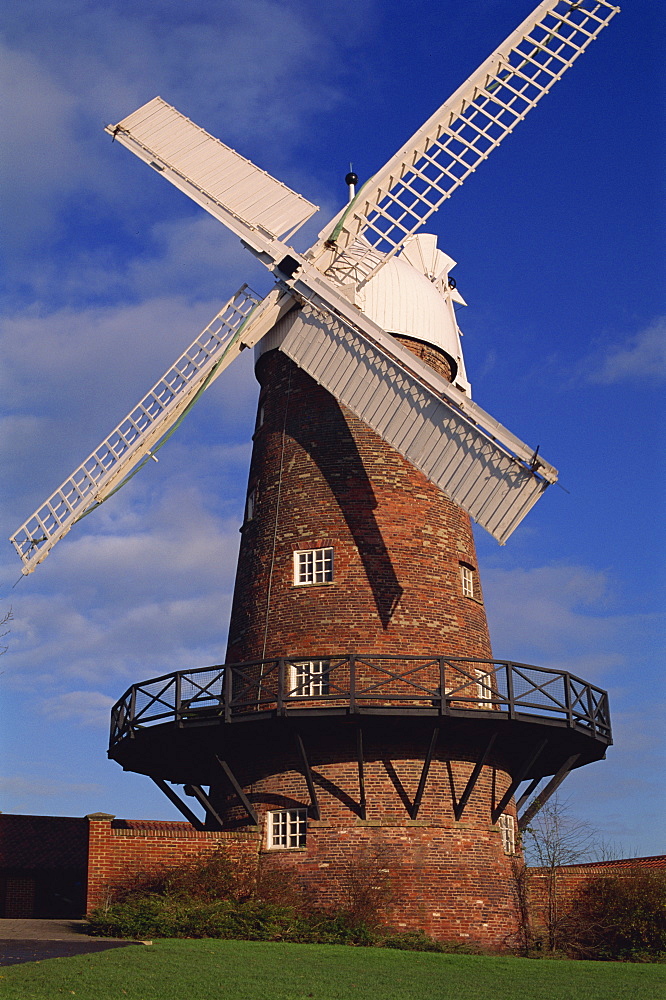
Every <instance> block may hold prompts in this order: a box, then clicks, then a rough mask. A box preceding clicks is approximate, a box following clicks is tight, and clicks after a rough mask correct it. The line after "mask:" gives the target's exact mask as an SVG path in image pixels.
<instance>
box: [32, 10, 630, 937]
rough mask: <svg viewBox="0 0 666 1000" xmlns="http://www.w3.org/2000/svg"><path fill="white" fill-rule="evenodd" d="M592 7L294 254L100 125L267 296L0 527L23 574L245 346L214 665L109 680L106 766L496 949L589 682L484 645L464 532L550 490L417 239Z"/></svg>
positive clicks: (515, 43)
mask: <svg viewBox="0 0 666 1000" xmlns="http://www.w3.org/2000/svg"><path fill="white" fill-rule="evenodd" d="M616 12H617V8H616V7H615V6H614V5H612V4H611V3H609V2H607V0H583V2H579V3H571V2H569V0H556V2H554V0H547V2H545V3H541V4H540V5H539V6H538V7H537V8H536V10H535V11H534V12H533V13H532V14H531V15H530V17H529V18H528V19H527V20H526V21H524V22H523V23H522V24H521V25H520V26H519V27H518V28H517V29H516V31H515V32H514V33H513V34H512V35H511V36H510V37H509V38H508V39H506V40H505V42H504V43H503V44H502V45H501V46H500V47H499V48H498V49H497V50H496V52H495V53H493V55H492V56H490V57H489V58H488V59H487V60H486V62H485V63H483V64H482V65H481V66H480V67H479V69H478V70H477V71H476V73H475V74H473V75H472V76H471V77H470V78H469V79H468V80H467V81H466V82H465V83H464V84H463V85H462V86H461V87H460V88H459V89H458V90H457V91H456V92H455V93H454V94H453V95H452V96H451V97H450V98H449V100H448V101H446V102H445V103H444V104H443V105H442V106H441V107H440V108H439V109H438V110H437V111H436V112H435V114H434V115H433V116H432V117H431V118H430V119H429V120H428V121H427V122H426V123H425V124H424V125H423V126H422V128H421V129H420V130H419V131H418V132H417V133H416V134H415V135H414V136H413V137H412V138H411V139H409V140H408V142H406V143H405V145H404V146H402V148H401V149H400V150H399V151H398V153H396V155H395V156H394V157H393V158H392V159H391V160H390V161H389V162H388V163H387V164H386V165H385V166H384V167H383V168H382V169H381V170H379V171H378V172H377V173H376V174H375V175H374V176H373V177H372V178H370V179H369V180H368V181H367V182H366V183H365V184H363V185H362V186H361V187H360V189H359V190H358V192H355V191H354V189H353V185H354V184H355V182H356V178H355V176H353V175H350V176H349V177H348V183H349V184H350V185H351V186H352V189H351V191H350V200H349V203H348V204H347V206H345V208H344V209H343V210H342V211H341V212H340V213H339V214H338V215H337V216H336V217H335V218H334V219H333V220H331V222H330V223H328V225H326V226H325V227H324V228H323V230H322V232H321V234H320V237H319V239H318V240H317V242H316V243H315V244H314V245H313V246H312V247H311V249H310V250H309V251H307V252H306V253H305V254H299V253H297V252H296V251H295V250H294V249H293V248H292V247H291V245H290V244H289V240H290V238H291V236H292V235H293V233H294V232H295V231H296V230H297V229H298V228H299V227H300V226H301V225H303V223H304V222H305V221H307V219H308V218H310V216H311V215H312V214H313V213H314V212H315V211H316V206H314V205H312V204H311V203H310V202H308V201H306V199H304V198H303V197H302V196H300V195H299V194H296V193H295V192H293V191H291V190H290V189H288V188H287V187H285V186H284V185H283V184H281V183H280V182H279V181H277V180H275V179H274V178H273V177H271V176H270V175H268V174H266V173H265V172H264V171H262V170H260V169H259V168H258V167H256V166H254V164H252V163H250V162H249V161H248V160H246V159H244V158H243V157H242V156H240V155H239V154H238V153H236V152H235V151H234V150H232V149H230V148H229V147H227V146H225V145H224V144H223V143H221V142H219V141H218V140H217V139H215V138H213V137H212V136H211V135H209V134H208V133H206V132H204V131H203V130H202V129H201V128H199V127H198V126H197V125H195V124H194V123H193V122H191V121H190V120H189V119H187V118H185V117H184V116H183V115H182V114H181V113H180V112H178V111H177V110H176V109H175V108H173V107H171V106H170V105H169V104H167V103H166V102H165V101H163V100H162V99H161V98H159V97H157V98H155V99H154V100H152V101H150V102H149V103H148V104H146V105H145V106H144V107H142V108H140V109H139V110H137V111H135V112H134V113H133V114H131V115H129V116H128V117H127V118H125V119H124V120H123V121H121V122H120V123H119V124H117V125H115V126H109V127H108V128H107V131H108V132H109V133H110V134H111V135H112V136H113V137H114V139H116V140H117V141H118V142H119V143H121V144H122V145H124V146H126V147H127V148H129V149H130V150H131V151H132V152H133V153H135V154H136V155H137V156H139V157H140V158H141V159H143V160H144V161H145V162H146V163H148V164H149V165H150V166H151V167H152V168H153V169H154V170H155V171H156V172H158V173H159V174H160V175H161V176H162V177H164V178H166V179H167V180H169V181H170V182H171V183H172V184H173V185H175V186H176V187H178V188H180V189H181V191H183V192H184V193H186V194H187V195H189V197H191V198H192V199H193V200H194V201H195V202H197V203H198V204H199V205H201V206H202V207H203V208H204V209H206V210H207V211H208V212H210V213H211V214H212V215H213V216H214V217H215V218H217V219H218V220H219V221H221V222H222V223H223V224H224V225H225V226H227V227H228V228H229V229H230V230H231V231H232V232H233V233H235V234H236V235H237V236H238V237H239V238H240V239H241V241H242V244H243V246H244V247H245V248H246V249H248V250H249V251H250V252H251V253H252V254H254V255H255V256H256V257H257V258H258V259H259V260H260V261H261V262H262V263H264V264H265V265H266V267H267V268H269V270H271V271H272V272H273V274H274V277H275V279H276V283H275V285H274V287H273V289H272V290H271V291H270V292H269V294H268V295H267V296H265V298H263V300H260V299H259V297H258V296H257V295H255V293H253V292H252V290H251V289H249V288H248V287H247V286H243V287H242V288H241V289H240V290H239V291H238V292H237V293H236V294H235V295H234V296H233V297H232V298H231V299H230V300H229V301H228V302H227V303H226V304H225V305H224V306H223V308H222V309H221V310H220V312H219V313H218V315H217V316H216V317H215V318H214V320H213V321H212V322H211V324H209V326H208V327H207V328H206V329H205V330H204V331H203V332H202V333H201V334H200V335H199V337H197V339H196V340H195V341H194V343H193V344H192V345H191V346H190V347H189V348H188V349H187V351H185V353H184V354H183V355H182V356H181V358H179V359H178V361H177V362H176V363H175V365H174V366H173V367H172V368H171V369H170V370H169V371H168V372H167V373H166V374H165V376H164V377H163V378H162V379H161V380H160V381H159V382H158V383H157V384H156V385H155V386H154V387H153V388H152V389H151V391H150V392H149V393H148V394H147V395H146V396H145V397H144V399H143V400H142V401H141V402H140V403H139V404H138V406H137V407H135V409H134V410H132V412H131V413H130V414H129V415H128V416H127V417H126V418H125V420H124V421H122V422H121V424H119V425H118V427H116V429H115V430H114V431H113V432H112V434H111V435H109V437H108V438H107V439H105V441H104V442H102V444H101V445H100V446H99V447H98V448H97V449H96V450H95V451H94V452H93V454H92V455H91V456H89V458H88V459H86V461H85V462H84V463H83V464H82V465H81V466H80V467H79V468H78V469H77V470H76V471H75V472H74V473H73V474H72V475H71V476H70V477H69V478H68V479H67V480H66V481H65V483H63V485H62V486H61V487H60V488H59V489H58V490H57V491H56V492H55V493H54V494H53V495H52V496H51V497H50V498H49V499H48V501H46V503H45V504H43V505H42V506H41V507H40V508H39V509H38V511H37V512H36V513H35V514H34V515H33V516H32V517H31V518H30V519H28V521H27V522H26V523H25V524H24V525H23V526H22V527H21V528H20V529H19V530H18V531H17V532H16V534H15V535H14V536H13V538H12V541H13V543H14V545H15V547H16V549H17V551H18V553H19V555H20V556H21V558H22V560H23V564H24V568H23V572H24V573H30V572H31V571H32V570H33V569H34V568H35V567H36V565H38V564H39V563H40V562H41V561H42V560H43V559H44V558H45V557H46V555H47V554H48V553H49V551H50V549H51V548H52V547H53V545H54V544H55V543H56V542H57V541H58V540H59V539H60V538H62V537H63V535H64V534H66V533H67V532H68V531H69V529H70V528H71V527H72V526H73V524H74V523H75V522H76V521H77V520H79V519H80V518H81V517H82V516H83V514H84V513H88V512H89V511H90V510H91V509H92V508H93V507H94V506H96V505H98V504H100V503H102V502H103V501H104V500H105V499H106V498H107V497H108V496H109V495H110V494H111V493H113V492H115V491H116V490H117V489H118V488H119V487H120V485H122V484H123V483H124V482H125V481H126V480H127V478H128V477H129V476H130V475H133V474H134V472H135V471H136V470H137V468H138V467H140V466H141V465H142V464H144V463H146V462H148V461H150V459H151V457H154V454H155V452H156V451H157V450H158V448H159V447H161V445H162V444H163V443H164V442H165V440H166V439H167V437H168V436H169V435H170V433H171V431H172V430H173V428H174V427H175V425H176V424H177V423H178V422H179V421H180V419H182V417H183V416H184V414H185V413H186V412H187V410H188V409H189V408H190V407H191V406H192V405H193V404H194V402H195V401H196V399H197V397H198V396H199V395H200V393H202V392H203V391H204V390H206V389H207V388H208V387H209V386H210V385H211V383H212V382H213V381H214V380H215V379H216V378H217V377H218V376H219V375H221V374H222V373H223V371H224V370H225V369H226V368H227V367H228V366H229V365H230V364H231V362H232V361H233V360H234V359H235V358H236V357H237V356H238V354H239V353H240V352H241V351H242V350H243V349H244V348H247V347H254V348H255V358H256V375H257V379H258V381H259V383H260V386H261V389H260V395H259V403H258V411H257V420H256V426H255V433H254V438H253V441H254V446H253V453H252V460H251V467H250V473H249V481H248V491H247V500H246V507H245V514H244V523H243V525H242V529H241V532H242V536H241V547H240V555H239V561H238V569H237V575H236V584H235V591H234V599H233V607H232V612H231V622H230V629H229V639H228V647H227V656H226V663H225V665H224V666H214V667H204V668H200V669H193V670H190V671H186V672H178V673H174V674H168V675H164V676H162V677H159V678H153V679H151V680H148V681H145V682H141V683H137V684H134V685H132V687H131V688H130V689H129V690H128V691H127V692H126V693H125V695H124V696H123V697H122V698H121V699H120V701H119V702H118V703H117V704H116V706H115V707H114V709H113V717H112V735H111V743H110V749H109V756H110V757H111V758H112V759H113V760H115V761H117V762H118V763H120V764H121V765H122V766H123V768H125V769H126V770H130V771H136V772H139V773H142V774H145V775H147V776H148V777H150V778H151V779H152V780H153V781H154V782H155V783H156V784H157V785H158V786H159V787H160V788H161V789H162V790H163V791H164V793H165V794H166V795H167V796H168V797H169V798H170V800H171V801H172V802H173V803H174V805H175V806H176V807H177V808H178V809H179V810H180V811H181V812H182V813H183V814H184V816H185V817H186V819H187V820H188V821H189V822H190V823H192V825H193V826H194V828H195V829H199V830H202V831H209V832H210V833H211V834H212V833H215V832H222V833H225V834H229V833H233V834H234V836H236V837H237V838H239V839H240V840H242V841H243V842H244V843H245V844H246V845H248V846H249V848H251V849H252V850H254V851H255V852H260V853H261V854H262V858H263V863H264V864H265V865H266V866H267V867H268V868H269V869H270V868H273V869H275V870H277V871H280V870H282V869H284V868H288V869H289V870H290V871H293V872H294V873H295V876H296V877H297V879H298V880H300V882H301V883H302V884H303V886H304V887H306V888H308V889H310V890H312V889H314V890H315V891H316V892H317V893H318V894H319V896H320V897H321V898H322V899H323V900H325V901H330V902H336V901H337V898H338V894H339V877H340V873H341V872H342V871H343V870H344V869H345V866H348V865H349V863H350V862H351V861H352V860H353V859H355V858H362V857H371V856H372V857H375V858H384V859H385V863H386V864H388V865H390V867H391V869H392V872H393V873H395V876H396V878H397V881H398V882H399V884H400V886H401V895H400V902H399V904H396V910H395V912H394V913H392V914H391V919H392V920H393V921H394V922H395V923H398V924H400V925H401V926H402V927H407V928H411V929H419V928H420V929H423V930H425V931H427V932H428V933H430V934H432V935H434V936H436V937H442V938H455V937H458V936H461V935H462V936H465V937H472V938H474V939H476V940H478V941H481V942H484V943H486V944H498V943H500V942H501V941H503V940H504V939H505V938H506V936H507V934H509V933H510V932H511V930H512V927H513V925H514V923H515V916H514V913H513V904H512V899H511V860H512V856H513V855H514V854H515V853H516V852H517V851H519V850H520V846H519V836H518V834H519V830H520V829H521V828H522V827H524V826H525V824H526V823H528V822H529V821H530V819H531V817H532V816H533V815H534V814H535V813H536V811H537V810H538V808H539V807H540V805H542V804H543V803H544V802H545V801H546V800H547V798H548V796H549V795H551V794H552V793H553V791H554V790H555V789H556V788H557V787H558V786H559V784H560V783H561V782H562V781H563V780H564V778H565V777H566V775H567V774H568V773H569V772H570V771H571V770H572V769H573V768H575V767H580V766H582V765H584V764H586V763H588V762H591V761H595V760H599V759H600V758H602V757H603V756H604V754H605V751H606V749H607V747H608V745H609V744H610V742H611V730H610V718H609V712H608V703H607V697H606V694H605V692H603V691H602V690H600V689H599V688H596V687H594V686H593V685H592V684H589V683H587V682H586V681H584V680H582V679H580V678H578V677H575V676H573V675H571V674H569V673H568V672H566V671H561V670H554V669H546V668H541V667H537V666H525V665H523V664H517V663H513V662H508V661H502V660H498V659H495V658H494V656H493V653H492V650H491V645H490V639H489V635H488V627H487V624H486V617H485V611H484V606H483V597H482V590H481V582H480V580H479V575H478V570H477V561H476V555H475V549H474V540H473V535H472V529H471V523H470V518H472V519H474V520H475V521H477V522H478V523H479V524H480V525H482V526H483V527H484V528H486V529H487V530H488V531H489V532H490V533H491V534H492V535H493V536H494V537H495V538H496V539H497V540H498V541H499V542H500V543H502V544H503V543H504V542H505V541H506V540H507V538H508V537H509V536H510V534H511V532H512V531H513V530H514V529H515V528H516V527H517V525H518V524H519V523H520V521H521V520H522V519H523V517H524V516H525V515H526V514H527V513H528V512H529V510H530V508H531V507H532V506H533V505H534V503H536V501H537V500H538V499H539V497H540V496H541V495H542V493H543V492H544V490H545V489H546V487H547V486H548V485H549V484H551V483H553V482H555V480H556V478H557V473H556V471H555V469H554V468H553V467H552V466H550V465H549V464H548V463H547V462H545V461H544V460H543V459H542V458H541V456H540V455H539V454H538V451H535V450H534V449H533V448H530V447H528V446H527V445H525V444H523V442H522V441H520V440H519V439H518V438H517V437H515V436H514V435H513V434H512V433H511V432H509V431H508V430H507V429H506V428H504V427H502V426H501V425H500V424H499V423H498V422H497V421H496V420H494V419H493V418H492V417H491V416H490V415H489V414H487V413H485V412H484V411H483V410H482V409H481V408H480V407H479V406H478V405H477V404H476V403H475V402H473V401H472V399H471V387H470V383H469V382H468V380H467V374H466V371H465V365H464V361H463V357H462V350H461V343H460V331H459V329H458V325H457V321H456V313H455V310H454V305H455V304H464V300H463V299H462V296H461V295H460V294H459V292H458V290H457V288H456V283H455V281H454V280H453V279H452V278H451V277H450V276H449V271H450V269H451V268H452V266H453V264H454V261H453V260H452V259H451V258H450V257H448V256H447V255H446V254H445V253H444V252H443V251H442V250H440V249H438V248H437V245H436V239H435V237H433V236H429V235H425V234H423V233H422V232H419V230H421V228H422V226H423V225H424V224H425V223H426V222H427V220H428V218H429V217H430V216H431V215H432V213H433V212H435V211H436V210H437V209H438V208H439V207H440V206H441V204H442V203H443V202H444V201H445V200H446V199H447V198H448V197H449V196H450V195H451V194H452V193H453V192H454V191H455V190H456V188H457V187H459V186H460V184H462V183H463V181H464V180H465V179H466V178H467V177H468V176H469V174H471V173H472V172H473V171H474V170H475V169H476V168H477V166H478V165H479V164H480V163H481V162H482V161H483V160H484V159H486V158H487V156H488V155H489V154H490V153H491V152H492V150H493V149H494V148H495V147H496V146H497V145H499V143H500V142H501V141H502V140H503V139H504V137H505V136H507V135H508V134H509V133H510V132H511V131H512V130H513V128H514V127H515V126H516V125H517V124H518V122H520V121H521V120H522V119H523V118H524V117H525V115H526V114H527V113H528V111H529V110H530V109H531V108H532V107H534V106H535V105H536V103H537V102H538V101H539V100H540V98H541V97H542V96H544V95H545V94H546V93H547V92H548V91H549V90H550V88H551V86H552V85H553V84H554V83H556V82H557V80H558V79H559V78H560V77H561V76H562V74H563V73H564V72H565V71H566V70H567V69H568V68H569V66H571V64H572V63H573V62H574V61H575V60H576V59H577V57H578V56H579V55H580V54H582V52H583V51H584V50H585V49H586V48H587V46H588V44H589V43H590V42H591V41H592V40H594V39H595V38H596V37H597V35H598V34H599V33H600V31H601V30H602V29H603V28H604V27H605V26H606V24H608V22H609V21H610V20H611V18H612V17H613V16H614V14H615V13H616ZM179 785H182V786H184V790H185V792H186V793H187V796H189V798H190V801H191V800H192V798H193V799H194V800H195V801H196V802H198V804H199V807H201V809H202V810H203V818H200V816H199V815H197V814H195V812H194V811H193V809H192V808H190V805H189V804H188V802H187V800H186V799H185V798H183V796H182V795H181V794H180V791H179V790H178V789H177V788H176V787H174V786H179ZM195 808H197V807H196V806H195Z"/></svg>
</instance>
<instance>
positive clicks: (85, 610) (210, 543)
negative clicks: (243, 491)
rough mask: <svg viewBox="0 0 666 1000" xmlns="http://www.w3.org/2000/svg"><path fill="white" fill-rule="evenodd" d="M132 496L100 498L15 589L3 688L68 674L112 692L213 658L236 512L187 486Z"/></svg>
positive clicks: (218, 647) (34, 686) (64, 678)
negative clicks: (216, 507) (115, 504)
mask: <svg viewBox="0 0 666 1000" xmlns="http://www.w3.org/2000/svg"><path fill="white" fill-rule="evenodd" d="M120 498H121V494H118V498H117V499H120ZM134 499H135V498H131V499H129V500H128V499H127V498H125V499H124V500H122V503H121V504H120V505H119V507H120V509H119V512H118V514H117V515H116V512H115V511H112V512H111V513H109V512H105V508H106V506H107V505H104V506H103V507H101V508H100V510H99V511H97V512H95V514H94V515H92V516H91V517H90V518H89V519H87V520H86V521H84V522H82V523H81V524H80V525H78V526H77V527H76V528H75V529H74V531H73V532H72V533H71V534H70V535H69V536H68V537H67V538H66V539H64V540H63V541H61V542H60V543H59V545H58V547H57V548H56V550H55V551H54V553H52V554H51V555H50V556H49V557H48V560H47V561H46V562H45V563H44V564H43V565H42V566H40V567H39V568H38V570H37V572H36V574H35V575H34V576H32V577H29V578H28V579H27V580H25V581H23V585H22V586H21V587H19V588H17V589H16V591H15V596H14V598H13V608H14V616H15V620H14V622H13V623H12V635H11V639H12V643H11V655H8V656H7V660H6V670H5V676H4V681H5V684H6V686H7V687H8V688H9V689H11V690H14V691H20V690H22V691H33V692H35V693H39V695H40V696H42V697H47V698H51V697H60V696H61V694H62V687H63V684H64V685H67V684H69V683H71V681H72V679H73V678H76V679H77V680H78V687H80V686H81V682H84V685H86V684H90V685H94V686H95V687H96V688H97V689H98V690H104V691H105V692H106V693H107V694H108V695H110V696H113V697H112V700H113V701H115V700H116V698H118V697H119V696H120V694H122V689H123V688H124V687H125V686H126V684H127V683H129V682H130V681H133V680H137V679H140V678H143V677H151V676H155V675H158V674H162V673H166V672H169V671H172V670H177V669H180V668H194V667H199V666H207V665H208V664H213V663H219V662H221V661H222V659H223V657H224V643H225V638H226V626H227V620H228V614H229V608H230V602H231V592H232V588H233V580H234V576H235V570H236V558H237V549H238V540H239V533H238V518H237V517H233V518H226V519H225V518H220V517H219V516H217V515H216V514H214V513H212V512H211V510H209V509H208V506H207V503H206V501H205V499H204V498H203V497H202V495H201V493H200V491H199V490H198V488H197V487H196V486H195V485H190V486H189V487H182V486H178V485H177V484H176V485H175V486H174V485H173V484H171V486H170V488H169V489H168V490H167V491H166V493H165V494H164V495H163V496H161V497H160V498H159V499H154V498H151V497H150V496H148V497H147V499H146V496H145V495H142V497H141V501H142V502H141V503H140V504H139V506H140V510H137V506H136V504H135V502H134ZM144 501H145V502H144ZM108 506H111V505H110V504H109V505H108ZM97 515H102V519H101V520H98V521H97V522H96V523H94V522H93V517H95V516H97ZM88 522H90V524H91V525H94V533H92V534H91V533H90V531H89V530H86V524H87V523H88ZM74 532H78V534H75V533H74Z"/></svg>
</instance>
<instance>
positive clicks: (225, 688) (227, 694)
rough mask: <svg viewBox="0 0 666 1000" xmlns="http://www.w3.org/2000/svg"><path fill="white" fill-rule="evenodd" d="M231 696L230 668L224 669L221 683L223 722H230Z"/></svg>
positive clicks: (231, 680)
mask: <svg viewBox="0 0 666 1000" xmlns="http://www.w3.org/2000/svg"><path fill="white" fill-rule="evenodd" d="M232 694H233V675H232V671H231V667H230V666H225V668H224V680H223V681H222V700H223V703H224V721H225V722H231V698H232Z"/></svg>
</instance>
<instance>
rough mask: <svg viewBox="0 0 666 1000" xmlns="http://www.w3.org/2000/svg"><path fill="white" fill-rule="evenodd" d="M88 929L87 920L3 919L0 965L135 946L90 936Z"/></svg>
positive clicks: (0, 938) (1, 925)
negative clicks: (86, 929)
mask: <svg viewBox="0 0 666 1000" xmlns="http://www.w3.org/2000/svg"><path fill="white" fill-rule="evenodd" d="M86 926H87V925H86V922H85V920H11V919H0V965H17V964H18V963H19V962H41V961H42V960H43V959H45V958H66V957H69V956H70V955H87V954H90V953H91V952H95V951H106V949H107V948H126V947H127V946H128V945H130V944H136V942H135V941H123V940H119V939H118V938H92V937H88V936H87V935H86V933H85V928H86Z"/></svg>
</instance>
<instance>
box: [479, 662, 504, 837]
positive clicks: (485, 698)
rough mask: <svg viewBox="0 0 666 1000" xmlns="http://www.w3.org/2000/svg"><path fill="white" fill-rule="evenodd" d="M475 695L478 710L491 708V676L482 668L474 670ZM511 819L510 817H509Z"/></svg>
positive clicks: (489, 672)
mask: <svg viewBox="0 0 666 1000" xmlns="http://www.w3.org/2000/svg"><path fill="white" fill-rule="evenodd" d="M476 694H477V697H478V698H479V701H480V703H481V704H480V705H479V707H480V708H492V707H493V706H492V704H491V703H490V699H491V698H492V696H493V674H492V672H491V671H489V670H484V669H483V667H477V668H476ZM509 819H511V817H509Z"/></svg>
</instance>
